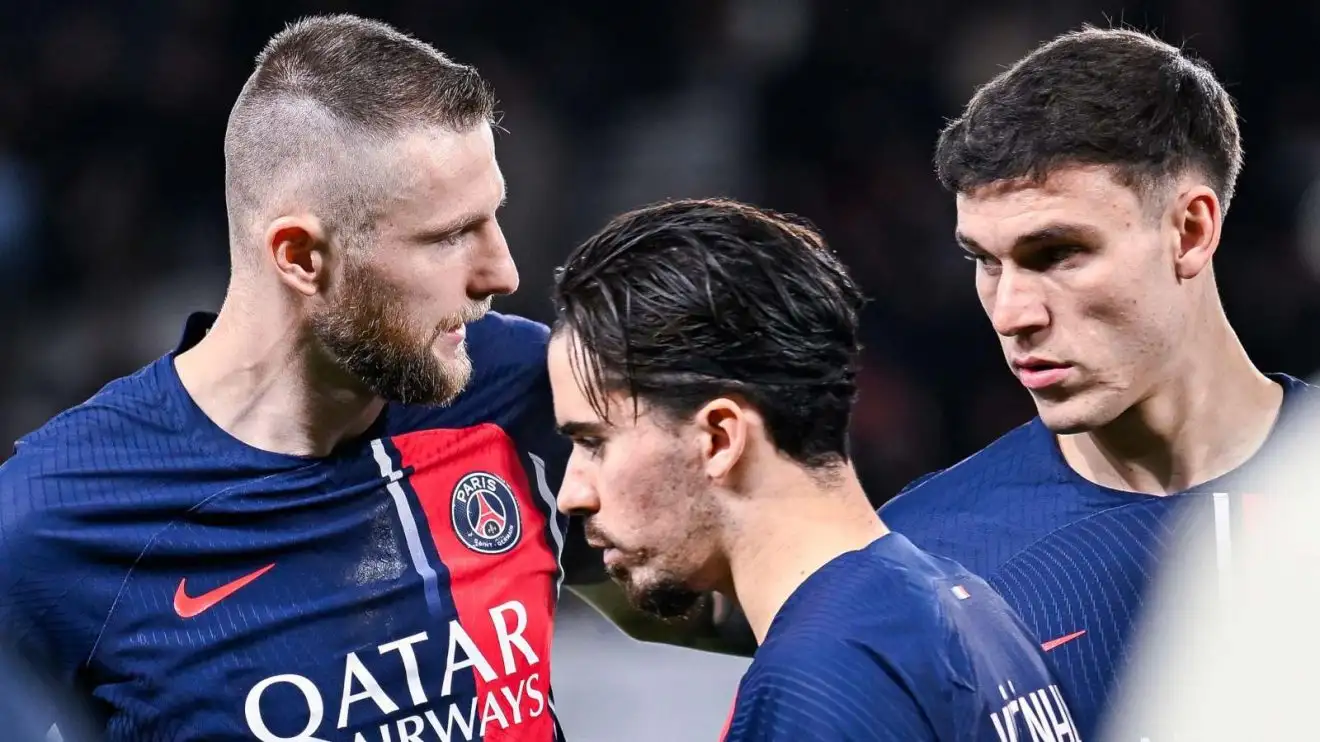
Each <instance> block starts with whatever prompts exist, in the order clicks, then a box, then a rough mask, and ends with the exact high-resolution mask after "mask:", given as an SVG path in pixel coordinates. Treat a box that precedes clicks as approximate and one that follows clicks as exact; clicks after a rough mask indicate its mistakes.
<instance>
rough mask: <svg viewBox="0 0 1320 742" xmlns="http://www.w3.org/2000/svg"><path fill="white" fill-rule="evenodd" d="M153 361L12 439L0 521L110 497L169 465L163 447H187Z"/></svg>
mask: <svg viewBox="0 0 1320 742" xmlns="http://www.w3.org/2000/svg"><path fill="white" fill-rule="evenodd" d="M169 362H170V359H169V357H168V356H166V357H163V358H161V359H158V360H156V361H154V362H152V363H150V364H148V365H146V366H144V367H142V368H141V369H139V370H138V371H136V372H134V373H132V374H129V375H127V376H124V377H121V378H118V379H115V380H114V381H111V382H110V383H108V384H106V385H105V386H103V387H102V388H101V389H100V390H98V391H97V392H96V393H95V394H93V395H92V396H91V397H90V398H88V399H87V400H86V401H84V402H82V403H81V404H78V405H76V406H74V407H71V408H69V409H67V410H65V411H63V412H61V413H59V414H58V415H56V416H54V417H53V418H51V419H50V420H49V421H47V422H46V423H45V424H44V425H42V426H41V427H39V428H37V429H36V430H34V431H32V432H31V433H28V434H27V435H25V436H23V437H21V438H20V439H18V441H16V442H15V443H14V448H13V453H12V455H11V456H10V457H9V458H8V459H7V460H6V461H5V462H4V463H3V464H0V527H3V528H9V527H12V526H13V525H14V524H15V523H16V522H20V521H21V520H22V518H21V517H20V516H22V515H24V514H29V513H32V512H36V511H41V510H49V509H63V510H70V509H76V508H78V507H79V506H80V505H83V504H86V503H88V502H91V501H95V500H103V501H106V502H109V503H113V502H114V501H115V500H116V498H117V493H119V492H120V491H121V490H122V487H120V486H119V485H118V483H123V484H124V485H125V486H132V484H131V483H132V482H134V481H137V480H138V479H139V478H140V477H142V476H145V475H146V474H148V473H149V472H152V471H158V470H159V469H161V468H162V467H170V466H172V465H173V464H172V462H177V459H176V458H175V457H173V456H171V455H170V449H171V448H174V449H178V450H179V451H180V452H182V451H184V450H187V449H189V447H190V445H189V444H188V443H187V441H185V440H183V439H184V438H186V435H185V431H184V427H185V425H184V421H183V418H182V416H181V414H180V412H179V410H178V406H177V404H176V400H174V399H173V398H172V397H171V396H170V394H169V392H168V390H167V389H166V388H164V386H163V384H162V383H161V380H160V375H161V372H162V369H161V368H160V365H161V364H162V363H169Z"/></svg>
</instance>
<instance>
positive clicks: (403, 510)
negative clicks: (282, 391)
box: [0, 313, 569, 742]
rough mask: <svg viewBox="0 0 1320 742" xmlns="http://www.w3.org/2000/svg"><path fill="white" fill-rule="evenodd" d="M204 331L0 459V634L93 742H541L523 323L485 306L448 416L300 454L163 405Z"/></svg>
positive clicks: (545, 490) (550, 600) (550, 551)
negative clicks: (63, 692) (466, 381)
mask: <svg viewBox="0 0 1320 742" xmlns="http://www.w3.org/2000/svg"><path fill="white" fill-rule="evenodd" d="M213 319H214V318H213V317H212V316H210V315H195V316H194V317H192V318H190V320H189V323H188V327H187V328H186V330H185V334H184V339H183V342H182V343H181V344H180V346H179V348H178V349H176V350H175V351H174V352H173V353H170V354H168V355H166V356H164V357H162V358H160V359H158V360H157V361H155V362H153V363H151V364H150V365H148V366H146V367H145V368H143V369H141V370H140V371H138V372H137V373H135V374H133V375H131V376H128V377H125V378H122V379H118V380H116V381H114V382H112V383H110V384H109V385H107V386H106V387H105V388H104V389H102V390H101V391H100V392H99V393H97V394H96V395H95V396H94V397H92V398H91V399H90V400H88V401H87V402H85V403H84V404H82V405H79V406H77V407H75V408H72V409H70V410H68V411H66V412H64V413H62V414H61V415H59V416H57V417H56V418H54V419H53V420H51V421H50V422H49V423H48V424H46V425H45V426H44V427H43V428H41V429H40V430H38V431H36V432H35V433H32V434H30V435H28V436H26V437H25V438H23V439H22V440H21V441H20V442H19V443H18V444H17V445H16V448H15V453H14V455H13V456H12V457H11V458H10V459H9V460H8V461H6V462H5V463H4V465H3V467H0V627H2V628H3V632H4V634H3V636H4V638H5V639H6V642H7V643H8V644H10V645H11V646H12V647H13V648H14V649H15V650H16V651H17V653H18V654H19V656H21V657H23V658H24V660H25V661H27V662H30V663H31V664H32V665H33V666H35V667H40V668H41V669H43V670H44V671H45V672H46V673H47V674H48V675H49V676H50V679H51V681H52V682H53V684H54V685H55V686H56V687H63V688H66V689H67V688H76V689H78V691H79V693H80V695H81V696H82V697H83V698H85V699H87V700H88V702H89V704H90V706H91V709H90V710H91V713H92V714H93V715H94V717H95V718H96V719H97V723H98V725H99V726H100V727H101V728H102V729H103V730H104V734H105V737H106V738H107V739H110V740H124V741H125V742H127V741H129V740H132V741H134V742H139V741H150V740H162V741H163V740H240V739H241V740H254V739H255V740H263V741H265V742H275V741H291V740H298V741H299V742H315V741H317V740H323V741H325V742H331V741H338V740H345V741H348V742H359V741H360V742H382V741H385V740H388V741H390V742H396V741H399V740H405V739H406V740H415V741H428V742H429V741H434V740H448V741H456V740H463V741H464V742H466V741H468V740H486V741H489V742H495V741H497V740H511V741H512V740H518V741H522V740H527V741H529V742H552V741H553V740H559V739H561V738H562V734H561V732H560V730H559V727H558V723H557V721H556V718H555V713H554V702H553V696H552V694H551V692H550V685H549V682H550V673H549V661H550V654H551V636H552V630H553V619H554V613H555V605H556V598H557V595H558V591H559V589H560V586H561V583H562V581H563V578H564V572H563V570H562V568H561V564H560V561H559V557H560V555H561V552H562V549H563V548H564V544H565V538H566V535H567V534H566V531H567V528H568V522H567V519H565V518H564V517H562V516H560V515H559V514H557V513H556V512H555V501H554V500H555V498H554V493H555V492H556V491H557V488H558V484H559V481H560V476H561V473H562V469H563V464H564V462H565V460H566V458H567V454H568V452H569V446H568V444H567V442H566V441H564V440H563V439H561V438H560V437H559V436H558V435H557V433H555V432H554V420H553V415H552V408H551V405H550V392H549V385H548V384H549V382H548V377H547V375H546V371H545V349H546V344H547V342H548V330H547V328H546V327H544V326H542V325H539V324H536V323H533V322H530V321H527V320H523V319H520V318H515V317H510V316H503V315H499V314H495V313H491V314H489V315H487V316H486V317H485V318H484V319H482V320H481V321H479V322H476V323H473V324H472V325H471V326H469V333H468V344H469V349H470V354H471V356H472V361H473V369H474V370H473V376H472V380H471V384H470V386H469V388H468V389H467V391H465V392H464V393H463V394H462V395H461V396H460V397H459V398H458V399H457V400H456V401H455V402H454V403H453V404H451V405H449V406H447V407H444V408H428V407H409V406H402V405H387V406H386V408H385V410H384V411H383V413H382V414H381V415H380V417H379V418H378V419H377V420H376V421H375V423H374V424H373V425H372V426H371V428H370V430H369V431H368V432H367V433H366V434H364V435H362V436H360V437H359V438H357V439H355V440H351V441H348V442H345V443H344V444H343V445H341V446H340V447H339V448H338V449H337V450H335V451H334V452H333V453H332V454H331V455H329V456H326V457H319V458H310V457H300V456H289V455H281V454H275V453H270V452H266V451H261V450H258V449H255V448H253V447H250V446H247V445H245V444H243V443H241V442H240V441H238V440H236V439H234V438H233V437H231V436H229V435H228V434H227V433H225V432H224V431H223V430H221V429H220V428H219V427H217V426H216V425H215V424H214V423H213V422H212V421H211V420H210V419H209V418H208V417H207V416H206V415H205V414H204V413H203V412H202V411H201V409H200V408H198V407H197V405H196V404H195V403H194V402H193V400H192V398H191V397H190V396H189V395H188V393H187V392H186V391H185V390H184V388H183V386H182V384H181V383H180V380H179V377H178V374H177V373H176V371H175V368H174V362H173V358H174V355H175V354H176V353H178V352H180V351H182V350H184V349H186V348H188V347H190V346H191V345H193V344H195V343H196V342H197V341H198V340H199V339H200V338H201V337H202V336H203V335H204V334H205V332H206V331H207V329H208V328H209V326H210V323H211V322H212V321H213ZM55 721H58V720H57V719H56V720H55Z"/></svg>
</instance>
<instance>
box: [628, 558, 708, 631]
mask: <svg viewBox="0 0 1320 742" xmlns="http://www.w3.org/2000/svg"><path fill="white" fill-rule="evenodd" d="M610 577H612V578H613V579H614V580H615V581H616V582H618V583H619V584H620V585H621V586H622V587H623V589H624V592H625V593H627V595H628V602H629V603H632V605H633V607H634V608H636V609H637V610H639V611H642V612H644V613H649V614H651V615H653V616H657V617H659V618H666V619H679V618H686V617H687V616H689V615H691V614H692V613H693V612H694V611H695V610H697V607H698V605H699V603H700V602H701V593H699V592H697V591H696V590H693V589H692V588H690V587H688V586H687V584H686V583H685V582H684V581H682V580H680V579H678V578H677V577H674V576H669V575H649V576H648V575H643V574H639V573H637V572H630V571H629V570H628V569H627V568H625V567H615V568H612V569H611V570H610Z"/></svg>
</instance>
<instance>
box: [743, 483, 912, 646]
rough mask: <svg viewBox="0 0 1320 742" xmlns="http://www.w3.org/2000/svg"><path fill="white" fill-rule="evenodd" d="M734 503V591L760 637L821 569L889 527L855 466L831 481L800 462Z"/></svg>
mask: <svg viewBox="0 0 1320 742" xmlns="http://www.w3.org/2000/svg"><path fill="white" fill-rule="evenodd" d="M785 468H786V469H789V470H788V471H785V472H784V473H783V476H775V477H773V478H771V479H770V480H769V481H772V482H776V483H778V486H773V487H772V488H770V489H773V491H763V492H759V493H757V494H756V496H755V497H751V498H747V499H746V500H745V501H742V502H740V503H738V504H736V505H735V507H734V512H733V513H731V514H732V516H733V518H732V522H733V527H732V528H730V529H729V533H730V534H731V536H730V543H729V547H728V555H729V567H730V571H731V573H732V575H733V590H734V593H735V594H736V595H737V598H738V603H739V605H740V606H741V607H742V609H743V612H744V614H745V615H746V616H747V622H748V624H749V625H750V626H751V628H752V633H753V634H754V635H755V636H756V643H757V644H760V643H761V642H763V641H764V640H765V635H766V632H767V631H769V629H770V624H771V622H773V621H774V618H775V615H777V614H778V613H779V609H780V608H781V607H783V605H784V602H785V601H786V600H788V598H789V596H791V595H792V594H793V591H795V590H797V589H798V587H799V586H800V585H801V584H802V583H803V582H804V581H806V579H807V578H808V577H810V576H811V575H812V574H813V573H814V572H816V570H818V569H820V568H821V567H823V566H824V565H825V564H827V563H828V562H830V561H832V560H833V559H834V558H835V557H838V556H839V555H840V554H843V553H845V552H849V551H854V550H857V549H861V548H864V547H866V546H867V545H868V544H870V543H871V542H873V541H875V540H876V539H877V538H880V537H881V536H883V535H885V534H886V533H888V532H889V531H888V529H887V528H886V527H885V525H884V523H882V522H881V521H880V518H879V517H878V516H877V515H876V513H875V509H874V508H872V507H871V504H870V503H869V502H868V501H867V499H866V494H865V492H863V491H862V486H861V483H860V482H859V481H858V479H857V474H856V472H855V471H853V468H852V467H851V466H846V467H843V468H841V469H840V470H839V471H838V472H837V475H836V476H834V477H833V478H831V479H828V480H818V479H817V478H816V477H813V476H811V475H810V474H808V473H807V472H804V471H803V470H802V469H800V468H798V467H791V468H790V467H785Z"/></svg>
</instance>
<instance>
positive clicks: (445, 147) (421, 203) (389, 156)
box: [377, 124, 505, 228]
mask: <svg viewBox="0 0 1320 742" xmlns="http://www.w3.org/2000/svg"><path fill="white" fill-rule="evenodd" d="M377 156H378V157H380V158H382V159H383V160H384V161H385V163H386V167H385V170H386V171H387V174H388V173H393V174H394V176H395V178H394V179H395V180H396V181H397V183H395V184H394V187H393V188H392V190H391V196H390V198H389V199H388V200H387V201H386V203H385V205H384V208H383V209H382V213H381V215H380V216H381V222H382V226H384V227H399V228H435V227H441V226H444V225H447V224H450V223H452V222H454V221H455V220H458V219H461V218H463V217H464V216H481V215H486V216H493V215H494V214H495V212H496V211H497V210H498V209H499V207H500V204H502V203H503V201H504V197H505V182H504V175H503V173H502V172H501V171H500V168H499V163H498V161H497V160H496V157H495V141H494V135H493V134H492V132H491V127H490V126H489V125H487V124H480V125H478V126H475V127H472V128H470V129H467V130H465V131H452V130H448V129H441V128H434V127H428V128H423V129H417V130H414V131H410V132H408V133H405V134H402V135H400V136H398V137H397V138H395V139H393V140H391V141H390V142H389V143H388V144H386V145H384V146H383V147H382V148H380V149H378V150H377Z"/></svg>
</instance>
